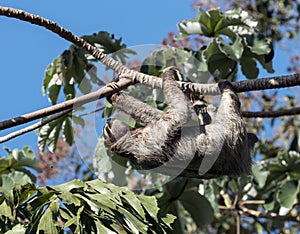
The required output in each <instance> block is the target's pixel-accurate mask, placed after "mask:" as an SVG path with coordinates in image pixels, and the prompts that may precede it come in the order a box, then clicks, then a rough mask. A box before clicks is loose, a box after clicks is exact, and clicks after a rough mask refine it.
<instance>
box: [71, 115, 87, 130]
mask: <svg viewBox="0 0 300 234" xmlns="http://www.w3.org/2000/svg"><path fill="white" fill-rule="evenodd" d="M72 120H73V122H74V123H75V124H78V125H80V126H81V127H82V128H84V126H85V122H84V119H83V118H82V117H81V116H76V115H72Z"/></svg>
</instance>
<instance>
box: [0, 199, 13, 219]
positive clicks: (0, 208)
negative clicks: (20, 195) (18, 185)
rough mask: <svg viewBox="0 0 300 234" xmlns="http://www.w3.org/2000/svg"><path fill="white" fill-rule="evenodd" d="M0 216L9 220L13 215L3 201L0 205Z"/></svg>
mask: <svg viewBox="0 0 300 234" xmlns="http://www.w3.org/2000/svg"><path fill="white" fill-rule="evenodd" d="M0 216H1V217H2V218H3V217H7V218H9V219H11V220H12V219H13V218H14V215H13V213H12V209H11V207H10V206H9V205H8V204H7V202H6V200H4V201H3V202H2V203H1V205H0Z"/></svg>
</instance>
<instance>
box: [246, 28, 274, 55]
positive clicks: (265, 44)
mask: <svg viewBox="0 0 300 234" xmlns="http://www.w3.org/2000/svg"><path fill="white" fill-rule="evenodd" d="M246 41H247V44H248V46H249V48H250V50H251V52H252V53H255V54H257V55H265V54H269V53H270V52H271V42H270V41H269V40H268V39H267V38H266V36H265V35H263V34H257V33H256V34H252V35H249V36H247V37H246Z"/></svg>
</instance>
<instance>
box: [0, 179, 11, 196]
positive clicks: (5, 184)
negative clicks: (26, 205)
mask: <svg viewBox="0 0 300 234" xmlns="http://www.w3.org/2000/svg"><path fill="white" fill-rule="evenodd" d="M1 178H2V185H1V187H0V192H4V193H5V192H10V191H12V190H13V188H14V185H15V184H14V180H13V178H11V176H9V175H2V176H1Z"/></svg>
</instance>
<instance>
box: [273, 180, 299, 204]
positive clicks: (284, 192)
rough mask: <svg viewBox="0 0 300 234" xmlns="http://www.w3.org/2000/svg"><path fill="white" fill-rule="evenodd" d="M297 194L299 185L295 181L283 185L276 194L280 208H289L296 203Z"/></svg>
mask: <svg viewBox="0 0 300 234" xmlns="http://www.w3.org/2000/svg"><path fill="white" fill-rule="evenodd" d="M298 192H299V183H298V181H297V180H289V181H286V182H285V183H283V184H282V185H281V186H280V188H279V191H278V193H277V198H278V201H279V203H280V205H281V206H283V207H285V208H291V207H292V206H293V204H294V202H295V201H296V198H297V194H298Z"/></svg>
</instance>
